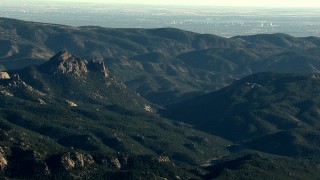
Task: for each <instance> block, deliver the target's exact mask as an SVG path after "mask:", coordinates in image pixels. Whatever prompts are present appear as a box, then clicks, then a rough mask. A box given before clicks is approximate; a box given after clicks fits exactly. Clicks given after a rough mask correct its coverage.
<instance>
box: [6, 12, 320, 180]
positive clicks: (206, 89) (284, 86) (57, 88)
mask: <svg viewBox="0 0 320 180" xmlns="http://www.w3.org/2000/svg"><path fill="white" fill-rule="evenodd" d="M0 33H1V36H0V43H1V44H2V45H1V47H0V63H1V67H0V68H1V72H0V99H1V101H0V102H1V103H0V139H1V141H0V169H1V171H0V176H1V177H2V178H13V179H161V178H162V179H215V178H217V179H257V178H259V179H318V178H320V173H319V167H320V162H319V155H320V154H319V150H320V141H319V139H320V133H319V128H320V126H319V122H318V117H319V112H320V111H319V103H318V101H319V94H320V92H319V91H320V81H319V79H320V75H319V74H318V73H317V72H318V69H319V63H318V59H319V58H318V54H319V52H320V51H319V50H318V49H319V45H320V39H319V38H317V37H306V38H296V37H291V36H289V35H285V34H262V35H254V36H237V37H232V38H222V37H218V36H214V35H208V34H197V33H192V32H187V31H182V30H179V29H172V28H162V29H110V28H102V27H89V26H88V27H71V26H63V25H56V24H44V23H35V22H25V21H20V20H14V19H6V18H0ZM265 71H269V72H265Z"/></svg>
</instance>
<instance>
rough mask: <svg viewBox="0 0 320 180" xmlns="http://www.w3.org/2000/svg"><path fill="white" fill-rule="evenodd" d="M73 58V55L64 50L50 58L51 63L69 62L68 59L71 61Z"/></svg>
mask: <svg viewBox="0 0 320 180" xmlns="http://www.w3.org/2000/svg"><path fill="white" fill-rule="evenodd" d="M71 57H72V54H71V53H69V52H68V51H66V50H62V51H60V52H59V53H57V54H56V55H54V56H53V57H52V58H50V61H58V62H64V61H67V60H68V59H70V58H71Z"/></svg>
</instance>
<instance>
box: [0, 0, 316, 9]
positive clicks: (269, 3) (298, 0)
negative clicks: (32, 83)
mask: <svg viewBox="0 0 320 180" xmlns="http://www.w3.org/2000/svg"><path fill="white" fill-rule="evenodd" d="M1 1H4V2H5V1H9V0H0V2H1ZM10 1H11V2H12V1H15V0H10ZM32 1H34V2H35V1H37V2H45V1H56V2H88V3H127V4H170V5H172V4H175V5H201V6H208V5H210V6H258V7H318V8H319V7H320V0H28V1H23V2H26V3H28V2H29V3H30V2H32Z"/></svg>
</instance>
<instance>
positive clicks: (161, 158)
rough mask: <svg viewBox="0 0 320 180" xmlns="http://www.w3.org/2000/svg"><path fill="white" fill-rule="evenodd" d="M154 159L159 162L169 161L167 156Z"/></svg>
mask: <svg viewBox="0 0 320 180" xmlns="http://www.w3.org/2000/svg"><path fill="white" fill-rule="evenodd" d="M155 160H157V161H158V162H160V163H171V161H170V159H169V157H167V156H159V157H158V158H156V159H155Z"/></svg>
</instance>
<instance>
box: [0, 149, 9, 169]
mask: <svg viewBox="0 0 320 180" xmlns="http://www.w3.org/2000/svg"><path fill="white" fill-rule="evenodd" d="M7 165H8V161H7V159H6V156H5V154H4V151H3V149H2V148H1V147H0V169H1V170H3V169H5V168H6V167H7Z"/></svg>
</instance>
